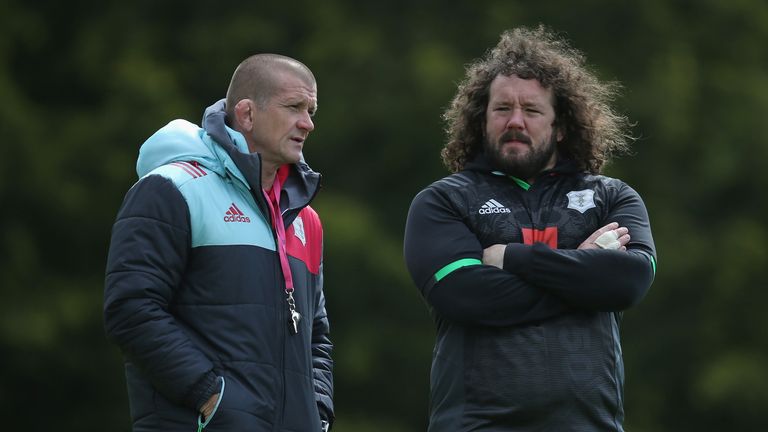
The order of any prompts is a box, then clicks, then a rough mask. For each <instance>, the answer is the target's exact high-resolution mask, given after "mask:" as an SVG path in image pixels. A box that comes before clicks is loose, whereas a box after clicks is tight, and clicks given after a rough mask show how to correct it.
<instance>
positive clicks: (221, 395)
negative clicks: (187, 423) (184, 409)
mask: <svg viewBox="0 0 768 432" xmlns="http://www.w3.org/2000/svg"><path fill="white" fill-rule="evenodd" d="M219 381H221V389H220V390H219V398H218V399H217V400H216V405H215V406H214V407H213V411H211V415H209V416H208V418H206V419H205V420H203V415H202V414H198V415H197V432H201V431H202V430H203V429H205V427H206V426H208V423H210V422H211V420H213V418H214V417H215V416H216V413H217V412H218V411H219V405H221V401H222V400H223V399H224V389H225V387H226V382H225V381H224V377H223V376H220V377H219Z"/></svg>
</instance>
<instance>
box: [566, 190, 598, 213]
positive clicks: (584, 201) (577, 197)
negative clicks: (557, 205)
mask: <svg viewBox="0 0 768 432" xmlns="http://www.w3.org/2000/svg"><path fill="white" fill-rule="evenodd" d="M565 195H566V196H567V197H568V208H569V209H574V210H576V211H578V212H579V213H584V212H585V211H587V210H589V209H591V208H594V207H595V191H593V190H592V189H584V190H580V191H570V192H568V193H567V194H565Z"/></svg>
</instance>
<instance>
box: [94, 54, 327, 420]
mask: <svg viewBox="0 0 768 432" xmlns="http://www.w3.org/2000/svg"><path fill="white" fill-rule="evenodd" d="M316 111H317V84H316V82H315V77H314V75H313V74H312V72H311V71H310V70H309V68H307V66H305V65H304V64H302V63H301V62H299V61H297V60H295V59H292V58H289V57H285V56H281V55H276V54H258V55H255V56H252V57H249V58H247V59H245V60H244V61H243V62H242V63H241V64H240V65H239V66H238V67H237V68H236V70H235V72H234V74H233V76H232V80H231V82H230V85H229V89H228V91H227V95H226V99H222V100H220V101H218V102H216V103H215V104H213V105H212V106H210V107H208V109H206V111H205V114H204V116H203V122H202V127H199V126H197V125H195V124H193V123H190V122H188V121H185V120H178V119H177V120H173V121H171V122H170V123H168V124H167V125H166V126H164V127H162V128H161V129H160V130H158V131H157V132H156V133H155V134H153V135H152V136H151V137H149V138H148V139H147V140H146V141H145V142H144V144H143V145H142V146H141V149H140V151H139V157H138V161H137V164H136V167H137V172H138V176H139V180H138V181H137V183H136V184H134V185H133V187H131V189H130V190H129V191H128V193H127V194H126V196H125V200H124V202H123V205H122V207H121V208H120V210H119V212H118V215H117V220H116V222H115V224H114V227H113V229H112V239H111V242H110V248H109V256H108V262H107V269H106V283H105V290H104V321H105V329H106V332H107V335H108V336H109V338H110V339H111V340H112V341H113V342H114V343H115V344H116V345H117V346H118V347H120V349H121V351H122V353H123V355H124V358H125V373H126V380H127V386H128V398H129V402H130V414H131V419H132V423H133V430H134V431H164V432H168V431H179V432H181V431H184V432H188V431H190V430H192V428H197V430H198V431H201V430H203V429H205V430H207V431H246V430H247V431H322V430H326V431H327V430H328V429H329V428H330V425H331V424H332V423H333V419H334V414H333V400H332V396H333V374H332V367H333V361H332V360H331V355H330V354H331V349H332V344H331V341H330V339H329V324H328V317H327V315H326V309H325V297H324V294H323V286H322V282H323V276H322V268H323V257H322V246H323V231H322V225H321V223H320V219H319V217H318V215H317V213H316V212H315V211H314V210H313V209H312V208H311V207H310V203H311V201H312V200H313V199H314V197H315V195H316V194H317V192H318V190H319V186H320V174H319V173H316V172H314V171H313V170H312V169H310V167H309V166H308V165H307V164H306V162H305V161H304V158H303V155H302V150H303V148H304V143H305V142H306V140H307V137H308V136H309V133H310V132H311V131H312V130H313V129H314V128H315V125H314V122H313V120H312V117H313V115H314V114H315V112H316Z"/></svg>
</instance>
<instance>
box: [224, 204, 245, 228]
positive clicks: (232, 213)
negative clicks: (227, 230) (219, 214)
mask: <svg viewBox="0 0 768 432" xmlns="http://www.w3.org/2000/svg"><path fill="white" fill-rule="evenodd" d="M224 222H245V223H251V218H249V217H248V216H246V215H245V213H243V212H242V211H241V210H240V209H239V208H237V206H236V205H235V203H232V205H231V206H229V210H227V213H226V214H225V215H224Z"/></svg>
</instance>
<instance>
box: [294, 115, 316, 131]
mask: <svg viewBox="0 0 768 432" xmlns="http://www.w3.org/2000/svg"><path fill="white" fill-rule="evenodd" d="M297 127H298V128H299V129H301V130H305V131H307V132H312V131H313V130H314V129H315V123H313V122H312V116H311V115H309V113H308V112H306V111H305V112H304V113H303V115H302V116H301V118H300V119H299V122H298V124H297Z"/></svg>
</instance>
